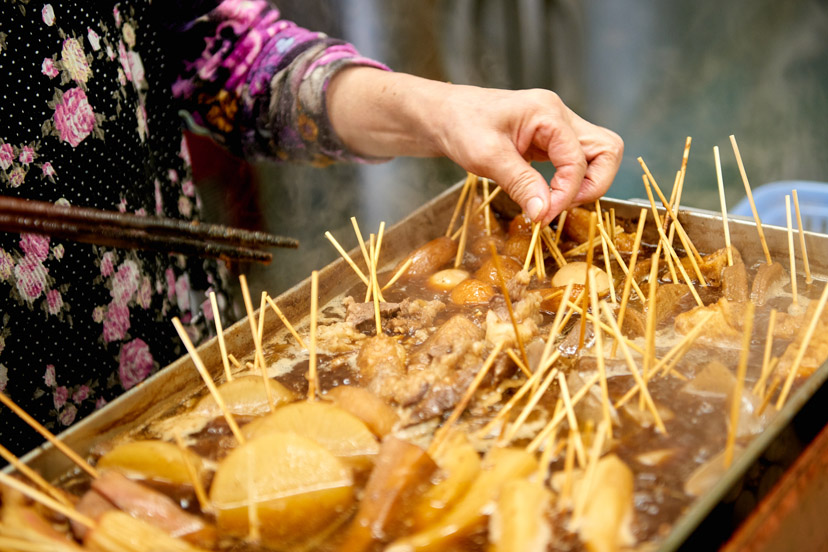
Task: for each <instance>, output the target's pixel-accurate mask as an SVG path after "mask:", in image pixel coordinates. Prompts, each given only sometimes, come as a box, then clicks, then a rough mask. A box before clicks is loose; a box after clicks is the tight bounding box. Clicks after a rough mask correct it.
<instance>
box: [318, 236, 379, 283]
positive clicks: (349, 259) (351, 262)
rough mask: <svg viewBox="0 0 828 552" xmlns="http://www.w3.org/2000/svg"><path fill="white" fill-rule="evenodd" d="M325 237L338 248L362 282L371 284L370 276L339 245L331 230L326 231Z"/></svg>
mask: <svg viewBox="0 0 828 552" xmlns="http://www.w3.org/2000/svg"><path fill="white" fill-rule="evenodd" d="M325 237H326V238H328V241H329V242H331V244H332V245H333V246H334V247H335V248H336V250H337V251H338V252H339V254H340V255H341V256H342V258H343V259H345V262H346V263H348V265H349V266H350V267H351V268H352V269H353V270H354V272H355V273H356V275H357V276H359V279H360V280H362V283H363V284H365V285H366V286H370V285H371V284H370V283H368V278H367V277H366V276H365V274H364V273H363V272H362V270H360V268H359V267H358V266H357V265H356V263H355V262H354V260H353V259H352V258H351V256H350V255H348V253H346V252H345V250H344V249H343V248H342V246H341V245H339V242H338V241H336V238H335V237H333V234H331V233H330V232H325Z"/></svg>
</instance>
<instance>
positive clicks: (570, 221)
mask: <svg viewBox="0 0 828 552" xmlns="http://www.w3.org/2000/svg"><path fill="white" fill-rule="evenodd" d="M591 212H592V211H589V210H588V209H584V208H583V207H573V208H572V209H568V210H567V212H566V213H567V214H566V220H565V221H564V227H563V233H564V234H565V235H566V236H567V237H569V239H571V240H572V241H575V242H578V243H586V241H587V240H588V239H589V216H590V213H591Z"/></svg>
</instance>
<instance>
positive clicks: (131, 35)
mask: <svg viewBox="0 0 828 552" xmlns="http://www.w3.org/2000/svg"><path fill="white" fill-rule="evenodd" d="M122 32H123V35H124V42H126V43H127V45H128V46H129V47H130V48H134V47H135V29H133V28H132V25H130V24H129V23H124V28H123V29H122Z"/></svg>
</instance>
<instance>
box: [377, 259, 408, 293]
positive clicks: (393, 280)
mask: <svg viewBox="0 0 828 552" xmlns="http://www.w3.org/2000/svg"><path fill="white" fill-rule="evenodd" d="M413 262H414V258H413V257H409V258H408V259H406V260H405V262H404V263H403V265H402V266H401V267H400V268H399V270H397V272H395V273H394V275H393V276H392V277H391V279H390V280H388V283H387V284H385V285H384V286H382V288H380V291H385V290H386V289H388V288H390V287H391V286H393V285H394V284H395V283H397V280H399V279H400V278H402V275H403V274H405V271H406V270H408V267H410V266H411V263H413Z"/></svg>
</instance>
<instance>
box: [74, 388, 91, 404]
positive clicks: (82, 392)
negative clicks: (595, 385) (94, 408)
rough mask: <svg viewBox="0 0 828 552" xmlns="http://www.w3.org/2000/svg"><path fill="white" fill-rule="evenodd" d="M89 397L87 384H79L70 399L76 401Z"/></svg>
mask: <svg viewBox="0 0 828 552" xmlns="http://www.w3.org/2000/svg"><path fill="white" fill-rule="evenodd" d="M88 398H89V386H88V385H81V386H80V387H78V390H77V391H75V392H74V394H73V395H72V400H73V401H75V402H76V403H79V402H83V401H85V400H86V399H88Z"/></svg>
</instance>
